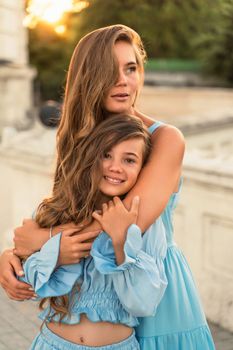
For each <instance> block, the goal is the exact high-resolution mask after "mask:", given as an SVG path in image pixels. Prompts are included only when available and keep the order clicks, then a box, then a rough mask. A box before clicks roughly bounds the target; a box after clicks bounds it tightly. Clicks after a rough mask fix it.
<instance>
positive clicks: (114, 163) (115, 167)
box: [109, 160, 122, 173]
mask: <svg viewBox="0 0 233 350" xmlns="http://www.w3.org/2000/svg"><path fill="white" fill-rule="evenodd" d="M109 170H110V171H112V172H116V173H121V172H122V167H121V164H120V162H118V161H116V160H113V161H112V162H111V164H110V165H109Z"/></svg>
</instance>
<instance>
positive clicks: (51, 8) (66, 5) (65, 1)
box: [24, 0, 89, 33]
mask: <svg viewBox="0 0 233 350" xmlns="http://www.w3.org/2000/svg"><path fill="white" fill-rule="evenodd" d="M88 5H89V3H88V1H77V0H29V2H28V6H27V9H26V12H27V15H26V17H25V18H24V25H25V26H27V27H29V28H34V27H35V26H36V25H37V24H38V23H39V22H41V21H43V22H47V23H49V24H51V25H53V26H54V30H55V31H56V32H57V33H64V32H65V29H66V28H65V24H64V23H61V21H62V18H63V15H64V13H66V12H80V11H82V10H83V9H84V8H85V7H87V6H88Z"/></svg>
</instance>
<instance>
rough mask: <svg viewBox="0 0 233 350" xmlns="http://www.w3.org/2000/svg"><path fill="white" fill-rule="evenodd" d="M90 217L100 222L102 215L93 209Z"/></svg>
mask: <svg viewBox="0 0 233 350" xmlns="http://www.w3.org/2000/svg"><path fill="white" fill-rule="evenodd" d="M103 212H104V211H103ZM92 217H93V218H94V219H95V220H97V221H98V222H99V223H100V224H101V222H102V215H100V214H98V213H97V212H96V211H93V213H92Z"/></svg>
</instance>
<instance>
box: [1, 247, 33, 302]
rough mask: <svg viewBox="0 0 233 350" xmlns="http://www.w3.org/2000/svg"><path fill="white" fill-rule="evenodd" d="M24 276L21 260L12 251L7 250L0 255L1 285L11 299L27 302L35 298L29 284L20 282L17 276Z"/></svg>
mask: <svg viewBox="0 0 233 350" xmlns="http://www.w3.org/2000/svg"><path fill="white" fill-rule="evenodd" d="M15 274H16V275H17V276H18V277H20V276H21V277H22V276H23V275H24V272H23V268H22V265H21V263H20V260H19V258H18V257H17V256H16V255H14V254H13V252H12V250H11V249H8V250H5V251H4V252H3V253H2V254H1V255H0V284H1V286H2V288H3V289H4V290H5V292H6V294H7V295H8V297H9V298H10V299H13V300H20V301H22V300H25V299H31V298H32V297H33V296H34V291H33V289H32V288H31V286H30V285H29V284H26V283H23V282H20V281H18V279H17V278H16V275H15Z"/></svg>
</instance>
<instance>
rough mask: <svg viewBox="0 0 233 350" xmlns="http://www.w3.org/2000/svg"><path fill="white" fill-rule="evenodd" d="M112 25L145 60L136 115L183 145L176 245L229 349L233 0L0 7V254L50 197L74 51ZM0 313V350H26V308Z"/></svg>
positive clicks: (31, 322)
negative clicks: (121, 27)
mask: <svg viewBox="0 0 233 350" xmlns="http://www.w3.org/2000/svg"><path fill="white" fill-rule="evenodd" d="M117 23H122V24H125V25H128V26H130V27H132V28H133V29H135V30H136V31H137V32H138V33H139V34H140V35H141V37H142V39H143V42H144V45H145V48H146V51H147V54H148V60H147V63H146V66H145V86H144V88H143V90H142V93H141V96H140V99H139V101H138V107H139V108H140V110H141V111H142V112H144V113H145V114H148V115H149V116H151V117H152V118H154V119H155V120H156V119H158V120H163V121H165V122H167V123H170V124H173V125H175V126H177V127H178V128H180V130H181V131H182V132H183V133H184V136H185V138H186V155H185V159H184V167H183V178H184V184H183V189H182V195H181V198H180V203H179V206H178V208H177V210H176V214H175V217H174V223H175V238H176V241H177V242H178V244H179V246H180V247H181V248H182V250H183V251H184V253H185V255H186V258H187V260H188V262H189V264H190V265H191V268H192V271H193V274H194V277H195V280H196V282H197V285H198V289H199V291H200V294H201V299H202V302H203V305H204V309H205V312H206V315H207V317H208V320H209V321H210V322H211V324H212V329H213V330H216V332H217V333H216V334H218V336H217V335H216V344H217V343H218V342H219V343H218V344H219V348H221V349H223V350H230V349H231V350H232V349H233V345H232V344H233V336H232V333H231V332H233V258H232V256H233V255H232V247H233V152H232V151H233V0H205V1H202V0H187V1H181V0H90V1H78V0H73V1H72V0H28V1H24V0H18V1H15V0H0V91H1V94H0V183H1V186H0V198H1V206H0V217H1V221H0V252H1V251H2V250H3V249H4V248H6V247H9V246H12V231H13V228H14V227H16V226H18V225H20V224H21V222H22V219H23V218H24V217H30V216H31V213H32V212H33V210H34V208H36V206H37V205H38V203H39V202H40V201H41V199H42V198H43V197H44V196H46V195H48V194H49V193H50V190H51V182H52V174H53V169H54V159H55V137H56V126H57V124H58V121H59V116H60V109H61V104H62V98H63V91H64V83H65V78H66V72H67V69H68V64H69V60H70V57H71V54H72V51H73V49H74V47H75V45H76V44H77V42H78V40H79V39H80V38H81V37H82V36H83V35H85V34H86V33H88V32H89V31H91V30H94V29H96V28H98V27H102V26H106V25H111V24H117ZM97 54H98V52H97ZM0 305H1V310H3V311H4V316H3V317H4V321H3V319H2V322H1V318H0V324H1V327H0V328H1V331H0V335H1V340H0V350H1V349H4V350H5V349H16V348H17V349H25V348H26V347H27V346H28V345H27V346H26V345H25V344H30V340H31V339H32V338H33V336H34V335H35V332H36V328H37V325H38V321H36V311H35V310H34V311H33V312H31V308H33V307H34V306H32V305H31V304H30V303H21V304H19V303H13V302H10V303H9V302H8V301H7V299H6V298H5V297H4V295H3V292H2V291H1V293H0ZM12 315H14V316H17V317H12ZM18 317H21V318H23V320H24V322H22V323H20V324H19V323H18V322H15V319H17V318H18ZM26 324H27V326H25V325H26ZM219 327H220V328H219ZM13 334H14V337H13V336H12V335H13ZM217 337H218V338H217ZM220 344H221V345H220ZM223 344H224V345H223ZM220 346H221V347H220ZM187 350H188V349H187ZM200 350H201V349H200ZM203 350H204V349H203Z"/></svg>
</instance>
